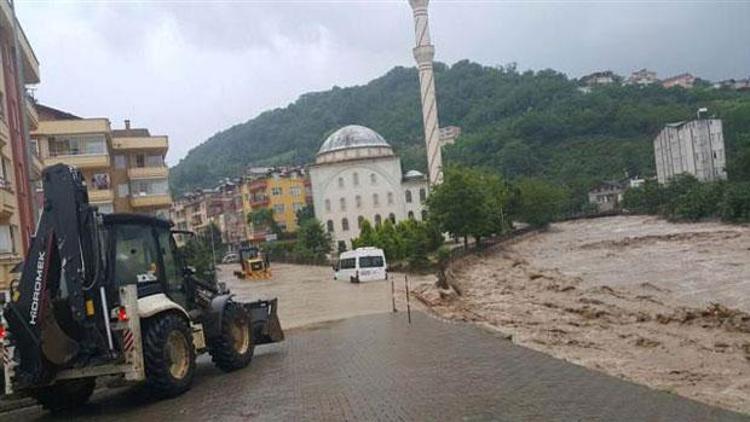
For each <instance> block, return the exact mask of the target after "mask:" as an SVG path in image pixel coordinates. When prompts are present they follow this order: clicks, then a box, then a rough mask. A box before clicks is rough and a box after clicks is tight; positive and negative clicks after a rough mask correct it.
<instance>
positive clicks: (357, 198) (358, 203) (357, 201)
mask: <svg viewBox="0 0 750 422" xmlns="http://www.w3.org/2000/svg"><path fill="white" fill-rule="evenodd" d="M354 203H355V205H356V206H357V208H362V197H361V196H359V195H357V196H355V197H354Z"/></svg>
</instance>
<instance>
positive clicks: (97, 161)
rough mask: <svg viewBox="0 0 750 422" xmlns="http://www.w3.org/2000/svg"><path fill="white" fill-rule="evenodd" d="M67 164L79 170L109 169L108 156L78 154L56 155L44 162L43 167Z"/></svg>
mask: <svg viewBox="0 0 750 422" xmlns="http://www.w3.org/2000/svg"><path fill="white" fill-rule="evenodd" d="M59 163H62V164H67V165H70V166H74V167H78V168H79V169H98V168H107V167H109V155H108V154H79V155H58V156H56V157H50V158H47V159H46V160H44V166H45V167H49V166H52V165H55V164H59Z"/></svg>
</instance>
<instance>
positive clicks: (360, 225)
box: [357, 215, 365, 229]
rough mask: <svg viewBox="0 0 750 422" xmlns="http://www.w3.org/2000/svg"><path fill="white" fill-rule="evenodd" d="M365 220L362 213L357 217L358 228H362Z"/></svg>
mask: <svg viewBox="0 0 750 422" xmlns="http://www.w3.org/2000/svg"><path fill="white" fill-rule="evenodd" d="M364 221H365V218H364V217H362V216H361V215H360V216H359V217H357V228H358V229H361V228H362V222H364Z"/></svg>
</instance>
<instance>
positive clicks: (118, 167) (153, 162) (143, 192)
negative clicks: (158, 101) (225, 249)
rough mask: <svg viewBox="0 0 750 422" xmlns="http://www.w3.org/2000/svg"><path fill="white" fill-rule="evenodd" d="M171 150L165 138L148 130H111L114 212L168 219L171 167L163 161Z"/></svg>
mask: <svg viewBox="0 0 750 422" xmlns="http://www.w3.org/2000/svg"><path fill="white" fill-rule="evenodd" d="M168 148H169V140H168V139H167V137H166V136H163V135H160V136H154V135H151V133H149V130H148V129H145V128H131V126H130V120H125V127H124V129H115V130H113V131H112V153H113V157H112V159H113V166H112V182H113V184H112V186H113V187H114V188H115V189H116V195H115V209H116V210H118V212H119V211H120V210H128V212H134V213H139V214H149V215H156V216H158V217H163V218H168V217H169V207H170V206H171V205H172V197H171V195H170V193H169V181H168V178H169V168H168V167H167V164H166V162H165V161H164V158H165V156H166V155H167V150H168Z"/></svg>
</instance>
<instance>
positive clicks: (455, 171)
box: [427, 167, 488, 246]
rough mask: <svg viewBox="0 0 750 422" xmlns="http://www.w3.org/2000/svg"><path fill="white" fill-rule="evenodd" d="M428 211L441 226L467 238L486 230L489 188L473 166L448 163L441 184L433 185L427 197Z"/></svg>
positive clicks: (466, 241) (465, 244)
mask: <svg viewBox="0 0 750 422" xmlns="http://www.w3.org/2000/svg"><path fill="white" fill-rule="evenodd" d="M427 208H428V214H429V216H430V218H431V219H433V220H434V221H435V222H436V223H437V224H438V226H439V227H440V229H441V230H443V231H446V232H448V233H450V234H451V235H453V236H456V237H463V238H464V246H468V242H469V241H468V237H469V236H471V235H475V234H477V233H484V230H483V227H484V225H485V217H487V208H488V207H487V205H486V192H485V190H484V189H483V187H482V186H481V185H480V178H479V177H477V174H476V172H475V171H473V170H469V169H466V168H461V167H449V168H448V169H446V171H445V174H444V181H443V183H442V184H440V185H438V186H436V187H434V188H433V190H432V193H431V194H430V197H429V198H428V199H427Z"/></svg>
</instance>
